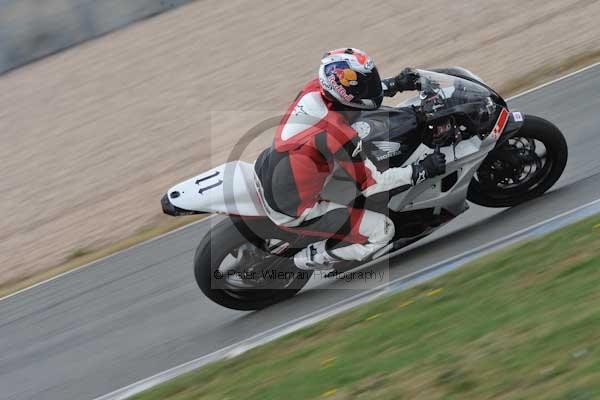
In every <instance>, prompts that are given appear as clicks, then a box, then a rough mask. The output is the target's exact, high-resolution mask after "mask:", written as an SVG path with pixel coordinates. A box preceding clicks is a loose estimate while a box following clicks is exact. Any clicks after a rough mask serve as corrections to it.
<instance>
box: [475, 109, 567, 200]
mask: <svg viewBox="0 0 600 400" xmlns="http://www.w3.org/2000/svg"><path fill="white" fill-rule="evenodd" d="M567 157H568V148H567V142H566V140H565V138H564V136H563V134H562V133H561V132H560V130H559V129H558V128H557V127H556V126H554V125H553V124H552V123H550V122H548V121H546V120H544V119H542V118H539V117H535V116H532V115H526V116H525V121H524V123H523V126H522V127H521V129H520V130H519V132H517V133H516V134H515V135H514V136H513V137H511V138H510V139H509V140H507V141H506V142H505V143H503V144H502V145H500V146H499V147H498V148H496V149H495V150H494V151H492V152H491V153H490V154H489V155H488V156H487V158H486V159H485V160H484V161H483V163H482V164H481V166H480V167H479V170H478V171H477V174H476V175H475V176H474V177H473V180H472V181H471V184H470V185H469V192H468V195H467V198H468V200H470V201H472V202H473V203H475V204H479V205H481V206H485V207H512V206H515V205H517V204H520V203H523V202H525V201H528V200H531V199H533V198H535V197H538V196H541V195H542V194H544V193H545V192H546V191H547V190H548V189H550V188H551V187H552V185H554V183H556V181H557V180H558V178H560V176H561V174H562V173H563V171H564V169H565V166H566V164H567Z"/></svg>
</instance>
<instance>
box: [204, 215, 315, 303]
mask: <svg viewBox="0 0 600 400" xmlns="http://www.w3.org/2000/svg"><path fill="white" fill-rule="evenodd" d="M263 244H264V245H263V246H260V247H258V246H257V245H256V244H252V243H250V242H249V241H248V240H247V238H246V237H245V236H244V235H243V234H242V233H241V232H240V231H239V230H238V229H237V228H236V226H235V225H234V224H233V223H232V222H231V221H230V220H229V219H227V220H224V221H221V222H219V223H218V224H217V225H216V226H215V227H214V228H213V229H212V230H211V231H210V232H209V233H208V234H207V235H206V236H205V237H204V239H203V240H202V242H201V243H200V244H199V245H198V248H197V250H196V254H195V256H194V274H195V277H196V282H197V283H198V286H199V287H200V290H202V292H203V293H204V294H205V295H206V296H207V297H208V298H209V299H211V300H212V301H214V302H215V303H217V304H220V305H222V306H224V307H227V308H232V309H235V310H246V311H247V310H258V309H261V308H265V307H268V306H270V305H272V304H275V303H278V302H281V301H283V300H285V299H288V298H290V297H293V296H294V295H295V294H296V293H297V292H298V291H299V290H300V289H302V287H304V285H306V283H307V282H308V280H309V279H310V277H311V275H312V271H303V270H299V269H298V268H297V267H296V266H295V265H294V263H293V261H292V260H291V259H290V258H287V257H280V256H277V255H275V254H277V253H278V252H279V251H281V250H284V249H285V247H286V245H287V244H286V243H285V242H282V241H280V240H275V239H273V240H269V239H266V240H265V241H264V243H263Z"/></svg>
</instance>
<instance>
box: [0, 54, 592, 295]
mask: <svg viewBox="0 0 600 400" xmlns="http://www.w3.org/2000/svg"><path fill="white" fill-rule="evenodd" d="M598 65H600V62H597V63H594V64H592V65H588V66H587V67H584V68H581V69H578V70H577V71H574V72H571V73H569V74H567V75H564V76H561V77H559V78H557V79H554V80H551V81H549V82H546V83H543V84H541V85H539V86H536V87H534V88H532V89H529V90H526V91H524V92H522V93H519V94H517V95H515V96H512V97H509V98H508V99H506V100H507V101H510V100H514V99H517V98H519V97H521V96H525V95H526V94H529V93H531V92H534V91H536V90H539V89H542V88H545V87H546V86H550V85H553V84H555V83H557V82H560V81H562V80H564V79H567V78H570V77H572V76H575V75H577V74H580V73H583V72H585V71H587V70H589V69H592V68H594V67H596V66H598ZM211 217H213V215H211V216H209V217H207V218H205V219H202V220H200V221H197V222H193V223H191V224H188V225H184V226H182V227H180V228H177V229H175V230H173V231H170V232H166V233H163V234H162V235H159V236H157V237H155V238H152V239H149V240H146V241H144V242H141V243H138V244H136V245H134V246H131V247H128V248H127V249H123V250H121V251H118V252H116V253H113V254H109V255H108V256H105V257H102V258H100V259H98V260H95V261H91V262H89V263H87V264H84V265H82V266H80V267H77V268H75V269H72V270H69V271H65V272H63V273H62V274H58V275H56V276H53V277H52V278H49V279H46V280H44V281H41V282H38V283H36V284H34V285H32V286H28V287H26V288H23V289H21V290H18V291H16V292H14V293H11V294H8V295H6V296H4V297H2V298H0V301H2V300H6V299H9V298H11V297H13V296H16V295H18V294H21V293H23V292H26V291H28V290H30V289H33V288H36V287H38V286H41V285H44V284H46V283H48V282H52V281H53V280H55V279H59V278H62V277H64V276H66V275H69V274H72V273H74V272H77V271H80V270H81V269H83V268H86V267H89V266H90V265H93V264H96V263H99V262H101V261H105V260H106V259H108V258H110V257H114V256H117V255H119V254H121V253H124V252H126V251H130V250H133V249H135V248H137V247H139V246H142V245H146V244H148V243H151V242H154V241H155V240H159V239H162V238H163V237H165V236H168V235H171V234H173V233H175V232H178V231H180V230H182V229H185V228H189V227H190V226H192V225H195V224H199V223H201V222H204V221H206V220H208V218H211Z"/></svg>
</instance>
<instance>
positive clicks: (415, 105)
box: [161, 68, 567, 310]
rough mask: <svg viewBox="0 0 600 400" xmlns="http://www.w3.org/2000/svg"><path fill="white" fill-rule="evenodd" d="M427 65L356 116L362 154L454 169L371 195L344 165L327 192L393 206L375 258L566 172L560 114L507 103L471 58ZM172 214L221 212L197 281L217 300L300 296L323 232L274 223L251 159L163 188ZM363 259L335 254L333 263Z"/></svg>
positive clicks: (262, 301)
mask: <svg viewBox="0 0 600 400" xmlns="http://www.w3.org/2000/svg"><path fill="white" fill-rule="evenodd" d="M417 71H418V75H419V78H418V84H417V87H418V92H419V94H418V96H416V97H414V98H411V99H407V100H405V101H404V102H402V103H401V104H399V105H398V106H396V107H388V106H382V107H381V108H379V109H378V110H374V111H363V112H361V113H360V114H359V115H358V116H357V117H356V118H355V119H354V120H353V121H352V122H353V123H354V122H357V121H362V123H361V124H359V125H355V126H361V127H363V128H365V129H359V130H357V132H358V134H359V137H360V139H361V142H360V145H359V147H360V151H361V153H362V156H363V157H365V158H367V157H368V158H369V159H370V160H371V161H372V162H373V163H374V164H375V165H376V166H377V167H378V169H380V170H382V171H383V170H385V169H386V168H390V167H398V166H402V165H408V164H412V163H415V162H418V161H420V160H422V159H424V158H425V157H426V156H427V155H428V154H431V153H432V152H442V153H444V155H445V157H446V162H447V165H446V172H445V174H443V175H441V176H438V177H435V178H432V179H427V180H425V181H423V182H422V183H419V184H417V185H415V186H412V187H410V188H408V189H407V188H406V187H403V188H397V189H394V190H391V191H389V192H386V193H379V194H376V195H374V196H370V197H369V198H365V197H363V196H362V195H361V194H360V193H358V192H357V190H356V188H355V186H354V184H353V182H351V180H350V179H349V177H348V176H346V175H344V172H343V170H342V169H341V168H337V169H335V170H334V173H333V175H332V179H330V180H329V181H328V183H327V185H326V187H325V189H324V191H323V193H322V197H323V198H324V199H327V200H330V201H334V202H336V203H339V204H352V205H353V207H362V208H366V209H371V210H374V211H377V212H383V213H386V214H387V215H388V216H389V217H390V218H391V219H392V220H393V221H394V224H395V227H396V234H395V236H394V238H393V240H392V242H391V243H390V244H389V245H388V246H387V247H385V248H384V249H382V250H380V251H378V252H376V253H375V254H373V255H372V256H371V258H369V259H368V260H364V261H363V263H364V262H367V261H372V260H374V259H377V258H380V257H382V256H384V255H386V254H389V253H392V252H394V251H396V250H398V249H400V248H402V247H404V246H407V245H408V244H411V243H413V242H415V241H417V240H419V239H421V238H424V237H425V236H427V235H429V234H431V233H432V232H433V231H435V230H436V229H438V228H439V227H441V226H442V225H444V224H446V223H448V222H449V221H450V220H452V219H453V218H455V217H456V216H458V215H459V214H461V213H463V212H465V211H466V210H468V208H469V205H468V203H467V200H469V201H470V202H472V203H475V204H478V205H481V206H485V207H512V206H515V205H517V204H520V203H523V202H525V201H527V200H530V199H533V198H535V197H538V196H540V195H542V194H543V193H544V192H546V191H547V190H548V189H549V188H550V187H551V186H552V185H553V184H554V183H555V182H556V181H557V180H558V178H559V177H560V176H561V174H562V172H563V170H564V168H565V165H566V162H567V144H566V141H565V138H564V136H563V135H562V133H561V132H560V130H559V129H558V128H557V127H556V126H554V125H553V124H552V123H550V122H548V121H546V120H544V119H542V118H539V117H535V116H533V115H527V114H522V113H520V112H516V111H509V108H508V105H507V104H506V101H505V100H504V99H503V98H502V97H501V96H500V95H499V94H498V93H497V92H495V91H494V90H493V89H491V88H490V87H488V86H487V85H486V84H485V83H484V82H483V81H482V80H481V79H480V78H479V77H477V76H476V75H475V74H473V73H471V72H470V71H468V70H466V69H463V68H447V69H437V70H417ZM161 202H162V208H163V211H164V212H165V213H166V214H168V215H172V216H178V215H189V214H204V213H217V214H227V215H228V218H223V219H221V220H218V219H215V220H213V221H218V222H216V223H215V224H214V226H213V227H212V229H211V230H210V231H209V233H208V234H206V235H205V237H204V238H203V239H202V240H201V242H200V244H199V245H198V248H197V250H196V253H195V257H194V271H195V277H196V281H197V283H198V285H199V287H200V289H201V290H202V291H203V292H204V294H205V295H206V296H208V297H209V298H210V299H211V300H213V301H214V302H216V303H218V304H220V305H222V306H225V307H228V308H232V309H237V310H256V309H261V308H264V307H267V306H269V305H272V304H274V303H277V302H280V301H282V300H284V299H287V298H290V297H292V296H294V295H295V294H296V293H297V292H298V291H299V290H300V289H301V288H302V287H303V286H304V285H305V284H306V283H307V282H308V280H309V279H310V278H311V274H312V273H313V272H312V271H304V270H299V269H297V268H296V266H295V265H294V263H293V262H292V258H293V255H294V254H295V253H297V252H298V251H299V250H300V249H303V248H305V247H306V246H308V245H309V244H310V243H312V242H316V241H319V240H322V238H319V237H311V236H306V235H304V234H301V233H298V232H295V231H293V230H290V229H286V228H281V227H279V226H276V225H275V224H273V223H272V222H271V221H270V220H269V219H268V218H267V216H266V214H265V211H264V209H263V207H262V205H261V201H260V198H259V196H258V194H257V187H256V183H255V175H254V169H253V165H252V164H251V163H248V162H244V161H230V162H227V163H224V164H222V165H219V166H218V167H216V168H213V169H211V170H210V171H207V172H205V173H203V174H200V175H198V176H196V177H194V178H191V179H188V180H186V181H184V182H181V183H179V184H177V185H176V186H174V187H173V188H171V189H170V190H169V191H168V192H167V193H166V194H165V195H164V197H163V198H162V200H161ZM357 267H359V263H356V262H341V263H339V264H336V271H332V275H335V274H336V273H339V272H340V271H348V270H350V269H353V268H357Z"/></svg>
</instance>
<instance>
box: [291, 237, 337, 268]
mask: <svg viewBox="0 0 600 400" xmlns="http://www.w3.org/2000/svg"><path fill="white" fill-rule="evenodd" d="M340 261H342V260H340V259H339V258H337V257H334V256H332V255H331V254H329V253H328V252H327V251H326V250H325V241H321V242H317V243H311V244H310V245H309V246H308V247H307V248H305V249H303V250H301V251H300V252H299V253H297V254H296V255H295V256H294V264H296V267H298V268H300V269H303V270H323V271H328V270H331V269H333V268H334V265H335V264H336V263H339V262H340Z"/></svg>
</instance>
